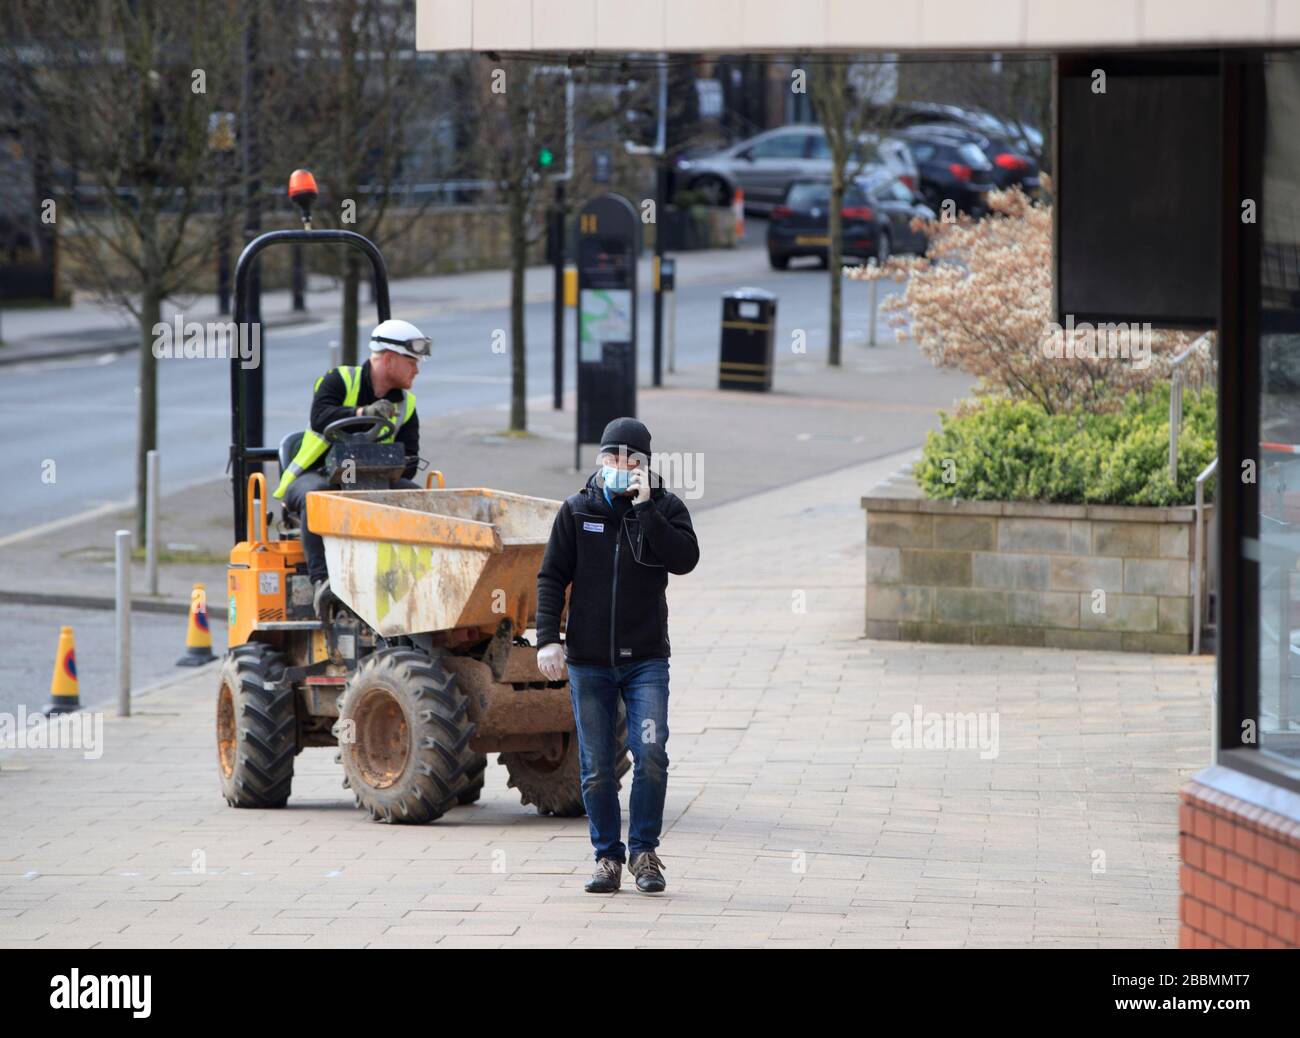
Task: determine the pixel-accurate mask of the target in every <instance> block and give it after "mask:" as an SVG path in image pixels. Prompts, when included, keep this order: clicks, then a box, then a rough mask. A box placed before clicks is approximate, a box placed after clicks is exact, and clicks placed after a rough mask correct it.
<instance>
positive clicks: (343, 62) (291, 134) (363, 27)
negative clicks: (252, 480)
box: [262, 0, 455, 364]
mask: <svg viewBox="0 0 1300 1038" xmlns="http://www.w3.org/2000/svg"><path fill="white" fill-rule="evenodd" d="M266 32H267V43H268V46H267V51H268V53H269V54H271V55H274V60H270V61H267V62H266V63H265V68H264V70H263V75H264V88H263V90H262V93H263V94H265V95H266V96H270V97H274V98H275V99H276V104H275V105H274V106H270V107H269V108H266V109H264V111H263V114H262V118H263V128H264V132H263V138H264V143H263V146H262V155H263V163H262V165H263V172H264V174H265V180H266V182H268V183H272V184H277V185H279V184H283V183H284V182H285V180H286V179H287V177H288V175H289V173H290V171H292V170H293V169H295V168H298V167H308V168H311V169H313V170H314V172H315V173H316V174H317V179H318V181H319V184H320V188H321V198H320V203H319V205H318V207H317V211H316V217H317V225H318V226H326V227H342V228H344V229H346V230H352V231H357V232H358V233H360V234H364V235H365V236H366V237H368V238H371V239H372V240H374V241H375V242H376V244H378V245H379V246H380V248H383V247H384V246H385V245H391V244H392V243H393V242H394V241H396V240H397V239H398V238H400V237H401V236H402V235H404V234H407V233H410V232H411V230H412V229H413V228H414V227H416V226H419V217H420V216H421V215H422V214H423V212H424V210H425V209H427V208H428V207H429V206H430V205H431V204H432V203H433V197H432V195H429V196H426V197H425V198H424V199H423V200H422V201H420V202H418V203H417V204H416V205H414V206H407V207H405V208H404V209H403V215H404V216H405V217H407V218H406V219H404V220H402V221H394V220H392V219H391V218H390V217H391V216H392V214H393V212H394V210H395V209H396V208H397V207H398V205H399V203H400V202H401V201H402V188H403V187H404V186H405V183H406V182H408V181H410V180H411V179H413V178H414V177H416V176H418V175H419V174H420V173H425V174H426V175H427V171H426V170H421V169H419V168H418V167H416V165H415V164H414V162H413V157H414V156H416V155H418V154H419V152H420V150H421V149H420V147H419V145H420V144H421V143H422V137H427V136H428V135H429V133H430V126H431V124H432V123H433V122H434V121H435V118H436V114H437V113H438V112H439V111H440V109H441V108H443V107H444V103H443V102H444V98H443V93H444V91H445V89H446V85H447V82H448V70H449V69H450V68H451V66H452V64H453V63H454V60H455V59H453V58H443V57H440V56H435V55H421V54H419V53H418V52H417V51H416V50H415V9H414V5H412V4H409V3H393V2H391V0H297V2H293V3H290V4H287V5H285V6H284V7H283V8H281V9H280V12H279V16H278V17H277V18H275V19H269V20H268V23H267V25H266ZM331 258H332V259H336V260H337V262H338V263H339V264H340V267H339V268H337V269H340V270H341V272H342V277H343V307H342V309H343V314H342V325H343V339H342V343H341V359H342V361H343V363H345V364H355V363H356V362H357V319H358V313H359V303H360V300H359V293H360V285H361V280H362V259H361V256H360V255H359V254H358V253H357V252H356V250H355V249H348V250H346V251H342V252H339V253H337V254H335V255H333V256H332V257H331ZM313 259H317V257H315V256H313Z"/></svg>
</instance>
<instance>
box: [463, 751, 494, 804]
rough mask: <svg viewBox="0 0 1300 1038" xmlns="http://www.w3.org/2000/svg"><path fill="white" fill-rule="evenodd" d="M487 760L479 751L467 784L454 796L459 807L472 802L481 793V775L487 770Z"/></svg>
mask: <svg viewBox="0 0 1300 1038" xmlns="http://www.w3.org/2000/svg"><path fill="white" fill-rule="evenodd" d="M487 762H488V759H487V757H485V756H483V754H481V753H480V754H479V756H478V760H477V761H476V762H475V764H474V767H473V768H472V769H471V771H470V780H469V785H468V786H467V787H466V788H465V789H464V790H462V791H461V794H460V796H458V797H457V798H456V803H458V804H460V805H461V807H464V806H465V805H466V804H472V803H474V802H475V801H476V800H478V798H479V797H480V796H482V795H483V775H484V773H485V772H486V771H487Z"/></svg>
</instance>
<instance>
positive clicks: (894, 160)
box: [677, 124, 919, 213]
mask: <svg viewBox="0 0 1300 1038" xmlns="http://www.w3.org/2000/svg"><path fill="white" fill-rule="evenodd" d="M859 147H860V148H861V149H862V152H865V154H866V157H867V158H869V159H870V160H871V161H879V162H881V163H883V164H884V165H887V166H889V167H890V168H891V169H893V170H895V172H896V174H897V175H898V176H900V177H905V178H909V179H910V180H911V182H912V183H913V184H914V185H915V184H918V183H919V180H918V173H917V169H916V164H915V163H914V162H913V161H912V157H911V153H910V151H909V149H908V147H907V145H906V144H904V143H903V142H902V141H901V140H898V139H895V138H892V137H884V138H878V137H874V136H864V137H863V139H862V141H861V142H860V145H859ZM858 154H860V153H855V156H856V155H858ZM855 161H856V158H855ZM677 174H678V177H677V179H678V183H679V184H683V185H684V186H685V187H686V189H687V190H690V191H697V192H700V193H701V194H703V195H704V196H705V197H706V198H708V199H709V200H710V201H711V202H712V203H713V204H715V205H725V204H728V203H730V201H731V199H732V197H733V196H734V195H735V192H736V189H737V188H740V189H743V190H744V192H745V209H746V210H747V211H751V212H755V213H767V212H770V211H771V209H772V207H773V206H776V205H779V204H780V202H781V200H782V199H783V198H784V197H785V193H786V190H787V189H788V188H789V186H790V185H791V184H792V183H794V182H795V181H796V180H807V179H815V178H817V177H829V176H830V174H831V158H830V148H829V147H828V146H827V143H826V133H825V131H824V130H823V129H822V128H821V127H820V126H816V125H811V124H806V125H795V126H782V127H780V128H779V129H775V130H768V131H766V132H765V133H760V134H758V135H757V136H756V137H750V138H748V139H747V140H743V141H739V142H737V143H736V144H733V145H732V146H731V147H729V148H723V149H722V150H721V151H718V152H714V153H713V154H711V155H705V156H696V157H690V158H683V159H680V160H678V162H677Z"/></svg>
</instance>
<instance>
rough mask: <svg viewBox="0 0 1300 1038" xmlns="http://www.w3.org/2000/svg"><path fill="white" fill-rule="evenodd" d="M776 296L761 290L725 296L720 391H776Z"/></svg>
mask: <svg viewBox="0 0 1300 1038" xmlns="http://www.w3.org/2000/svg"><path fill="white" fill-rule="evenodd" d="M775 341H776V296H774V295H773V294H772V293H771V292H767V291H765V290H763V289H761V288H738V289H736V290H735V291H734V292H728V293H727V294H726V295H724V296H723V297H722V349H721V351H720V353H719V357H718V388H719V389H748V390H751V391H753V392H758V393H763V392H766V391H767V390H769V389H771V388H772V351H773V347H774V343H775Z"/></svg>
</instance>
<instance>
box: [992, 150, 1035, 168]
mask: <svg viewBox="0 0 1300 1038" xmlns="http://www.w3.org/2000/svg"><path fill="white" fill-rule="evenodd" d="M993 164H994V165H995V166H998V167H999V168H1000V169H1011V170H1015V171H1016V172H1017V173H1019V172H1020V171H1021V170H1024V169H1028V168H1029V163H1028V162H1026V161H1025V160H1024V159H1022V158H1021V157H1020V156H1019V155H1012V154H1011V152H1009V151H1004V152H1003V153H1002V154H1001V155H999V156H998V157H997V158H995V159H994V160H993Z"/></svg>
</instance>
